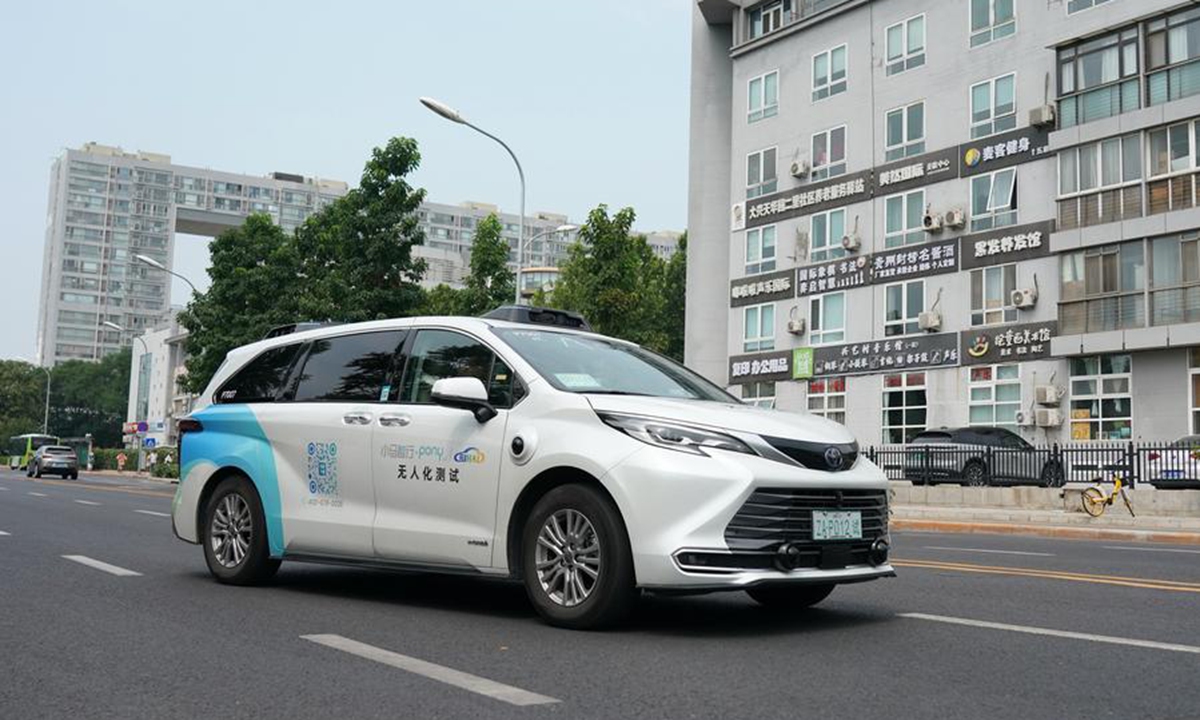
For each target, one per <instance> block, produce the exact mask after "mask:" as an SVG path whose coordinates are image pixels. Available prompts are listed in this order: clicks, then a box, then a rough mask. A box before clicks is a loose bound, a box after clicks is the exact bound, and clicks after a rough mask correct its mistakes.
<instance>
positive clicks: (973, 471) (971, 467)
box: [963, 460, 988, 487]
mask: <svg viewBox="0 0 1200 720" xmlns="http://www.w3.org/2000/svg"><path fill="white" fill-rule="evenodd" d="M963 482H964V483H965V484H966V485H967V486H968V487H984V486H985V485H987V484H988V482H987V467H985V466H984V464H983V463H982V462H979V461H978V460H973V461H971V462H969V463H967V466H966V467H965V468H963Z"/></svg>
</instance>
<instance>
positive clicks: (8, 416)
mask: <svg viewBox="0 0 1200 720" xmlns="http://www.w3.org/2000/svg"><path fill="white" fill-rule="evenodd" d="M45 393H46V374H45V373H44V372H42V371H41V370H39V369H38V368H37V367H36V366H34V365H30V364H29V363H27V362H25V361H23V360H0V445H7V443H8V439H9V438H10V437H12V436H13V435H23V434H25V433H28V432H41V431H42V411H43V408H44V403H45V401H46V395H45ZM0 454H2V453H0Z"/></svg>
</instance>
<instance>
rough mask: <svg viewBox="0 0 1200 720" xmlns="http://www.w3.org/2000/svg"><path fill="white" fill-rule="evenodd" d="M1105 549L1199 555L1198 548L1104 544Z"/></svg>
mask: <svg viewBox="0 0 1200 720" xmlns="http://www.w3.org/2000/svg"><path fill="white" fill-rule="evenodd" d="M1104 549H1105V550H1137V551H1138V552H1165V553H1187V554H1188V555H1200V550H1184V549H1182V548H1150V547H1145V548H1143V547H1123V546H1121V545H1105V546H1104Z"/></svg>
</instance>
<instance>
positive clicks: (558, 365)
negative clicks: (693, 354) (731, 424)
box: [493, 328, 736, 403]
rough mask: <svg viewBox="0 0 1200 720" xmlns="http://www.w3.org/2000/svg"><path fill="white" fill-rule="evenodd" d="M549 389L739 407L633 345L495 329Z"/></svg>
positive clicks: (675, 366) (693, 376)
mask: <svg viewBox="0 0 1200 720" xmlns="http://www.w3.org/2000/svg"><path fill="white" fill-rule="evenodd" d="M493 332H495V333H496V335H497V336H499V337H500V339H501V340H503V341H504V342H505V343H506V344H507V345H508V346H509V347H510V348H512V349H513V351H514V352H516V353H517V354H519V355H520V356H521V357H522V358H523V359H524V360H525V361H526V362H528V363H529V364H530V365H532V366H533V369H534V370H536V371H537V372H538V374H539V375H541V376H542V377H543V378H545V379H546V381H547V382H548V383H550V385H552V386H553V387H554V388H556V389H558V390H562V391H564V392H574V393H607V394H614V395H649V396H653V397H670V398H683V399H694V400H715V401H717V402H724V403H728V402H736V401H735V399H734V398H733V397H731V396H730V395H729V394H728V393H726V392H725V391H724V390H722V389H721V388H719V387H717V386H716V385H713V384H712V383H711V382H709V381H708V380H705V379H704V378H703V377H701V376H700V375H697V374H696V373H694V372H692V371H691V370H689V369H687V368H686V367H684V366H683V365H680V364H679V363H676V362H674V361H672V360H669V359H667V358H665V357H663V356H661V355H657V354H655V353H652V352H650V351H649V350H645V349H643V348H640V347H638V346H637V345H633V344H632V343H627V342H622V341H620V340H613V339H611V338H606V337H601V336H599V335H591V334H580V333H568V332H558V331H554V330H541V329H536V328H497V329H495V330H493Z"/></svg>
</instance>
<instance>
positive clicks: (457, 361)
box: [172, 309, 894, 628]
mask: <svg viewBox="0 0 1200 720" xmlns="http://www.w3.org/2000/svg"><path fill="white" fill-rule="evenodd" d="M522 310H525V311H526V312H524V313H523V314H522V315H521V317H523V318H525V319H526V322H512V321H506V320H497V319H489V318H464V317H454V318H450V317H430V318H405V319H398V320H382V321H377V322H368V323H360V324H353V325H337V326H330V327H323V328H317V329H311V330H305V331H302V332H295V333H292V334H283V335H278V336H274V337H270V338H268V339H265V340H262V341H260V342H256V343H253V344H251V345H246V346H244V347H240V348H237V349H235V350H233V351H231V352H230V353H229V355H228V357H227V358H226V360H225V363H224V364H223V365H222V366H221V368H220V369H219V370H218V371H217V373H216V375H215V376H214V377H213V379H212V382H211V383H210V384H209V386H208V388H207V389H206V390H205V391H204V393H203V395H201V396H200V398H199V399H198V401H197V403H196V409H195V410H194V411H193V412H192V413H191V414H190V415H189V416H188V417H187V418H185V419H183V420H181V421H180V423H179V430H180V437H181V441H180V444H181V451H180V456H181V462H182V472H181V474H180V477H181V481H180V484H179V488H178V491H177V492H176V495H175V500H174V504H173V512H172V516H173V525H174V528H175V533H176V535H178V536H179V537H180V538H181V539H183V540H186V541H188V542H191V543H199V544H201V545H202V546H203V548H204V555H205V559H206V561H207V564H208V567H209V569H210V570H211V571H212V574H213V575H215V576H216V578H217V579H218V580H220V581H221V582H226V583H235V584H251V583H255V582H258V581H262V580H264V579H267V578H269V577H270V576H271V575H272V574H273V573H274V572H275V571H276V570H277V569H278V567H279V564H280V561H281V560H284V559H287V560H307V561H314V562H328V563H346V564H353V565H367V566H381V567H394V568H404V569H421V570H429V571H442V572H455V573H472V574H479V575H498V576H509V577H512V578H514V579H519V580H520V581H522V582H523V583H524V585H525V588H526V590H527V592H528V595H529V598H530V600H531V601H532V603H533V605H534V606H535V607H536V609H537V611H538V612H539V613H540V614H541V615H542V616H543V617H544V618H545V619H546V620H547V621H549V622H551V623H553V624H556V625H561V626H566V627H575V628H587V627H597V626H601V625H605V624H609V623H612V622H614V621H616V620H618V619H619V618H621V617H622V616H623V615H624V614H625V613H626V612H627V611H628V610H629V608H630V607H631V605H632V603H633V600H634V598H635V597H636V596H637V593H638V591H639V589H642V590H648V591H669V592H673V593H680V592H710V591H714V590H745V591H746V592H747V593H749V595H750V596H751V597H752V598H754V599H755V600H757V601H758V602H760V603H762V604H764V605H770V606H782V607H789V608H803V607H807V606H810V605H813V604H815V603H817V602H820V601H821V600H823V599H824V598H825V597H827V596H828V595H829V593H830V592H831V591H832V590H833V587H834V585H837V584H843V583H854V582H861V581H866V580H873V579H875V578H879V577H885V576H890V575H894V571H893V569H892V567H891V565H889V564H888V550H889V538H888V506H887V497H888V495H887V493H888V489H887V482H886V479H885V477H884V475H883V473H882V472H881V471H880V470H879V468H877V467H876V466H875V465H873V464H872V463H871V462H870V461H869V460H868V459H867V458H865V457H862V456H861V455H860V454H859V452H858V444H857V443H856V442H855V440H854V437H853V436H852V435H851V434H850V433H849V431H847V430H846V428H845V427H843V426H842V425H840V424H837V423H834V422H831V421H828V420H824V419H822V418H818V417H814V416H812V415H808V414H805V413H790V412H778V411H774V410H767V409H762V408H757V407H753V406H750V405H746V404H743V403H742V402H741V401H739V400H738V399H736V398H734V397H732V396H730V395H728V394H727V393H726V392H725V391H724V390H722V389H721V388H719V387H717V386H716V385H714V384H712V383H710V382H709V381H707V380H705V379H704V378H702V377H700V376H699V375H697V374H696V373H694V372H692V371H690V370H688V369H687V368H685V367H683V366H682V365H679V364H677V363H675V362H673V361H671V360H668V359H666V358H664V357H662V356H660V355H657V354H655V353H653V352H650V351H648V350H645V349H643V348H640V347H638V346H637V345H634V344H632V343H628V342H625V341H622V340H617V339H613V338H609V337H605V336H602V335H597V334H594V333H591V332H587V331H583V330H577V329H569V328H564V327H561V326H560V323H558V321H559V320H562V317H563V316H562V314H561V313H556V312H551V311H547V312H528V311H527V309H522ZM535 321H541V322H535ZM546 321H548V323H547V322H546Z"/></svg>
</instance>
